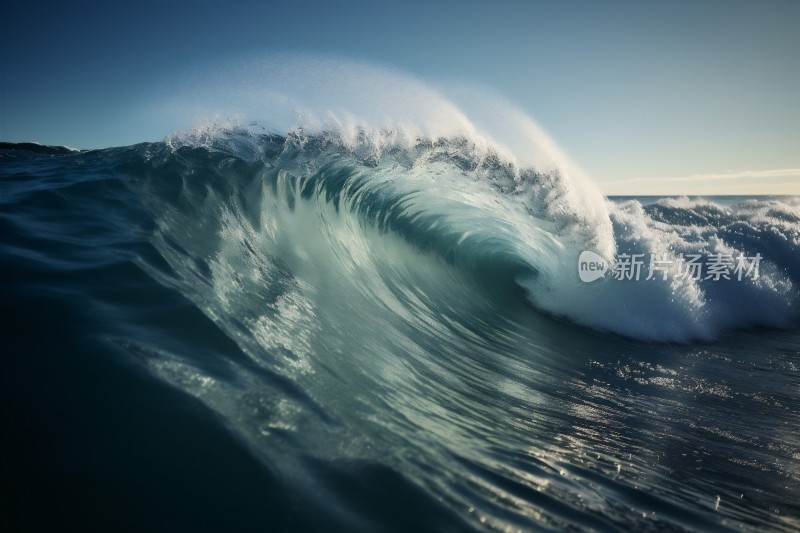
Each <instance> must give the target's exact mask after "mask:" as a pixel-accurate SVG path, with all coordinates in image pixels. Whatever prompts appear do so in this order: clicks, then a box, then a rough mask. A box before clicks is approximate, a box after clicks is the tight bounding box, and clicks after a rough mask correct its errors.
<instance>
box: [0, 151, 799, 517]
mask: <svg viewBox="0 0 800 533" xmlns="http://www.w3.org/2000/svg"><path fill="white" fill-rule="evenodd" d="M226 142H227V144H226V148H225V149H222V148H219V147H218V146H215V147H208V146H207V147H197V146H181V147H176V146H174V145H169V144H164V143H155V144H145V145H137V146H132V147H124V148H114V149H107V150H98V151H90V152H71V151H68V150H63V149H57V148H49V147H41V146H38V145H27V146H13V145H3V146H2V150H0V235H2V238H1V239H0V276H1V277H0V279H2V298H0V302H1V303H0V305H2V307H3V341H4V347H3V350H2V354H3V355H2V358H0V361H2V370H0V380H2V384H1V385H0V394H2V402H1V403H0V405H2V417H3V428H4V430H3V438H2V446H3V448H2V482H3V484H4V486H3V493H4V494H5V495H6V496H5V497H4V498H3V499H2V506H3V510H2V513H0V515H1V516H2V521H3V526H4V529H5V530H42V529H46V530H73V529H77V530H98V531H109V530H144V529H147V530H153V529H155V530H169V531H174V530H193V531H196V530H221V529H227V530H261V531H264V530H266V531H314V530H319V531H336V530H341V531H473V530H476V531H496V530H499V531H516V530H523V531H527V530H544V529H557V530H562V529H567V530H570V529H578V530H603V531H604V530H620V531H627V530H631V529H636V530H699V531H726V530H737V531H740V530H745V531H760V530H775V531H796V530H797V529H798V527H800V498H798V495H799V494H800V418H798V416H797V412H798V409H799V408H800V396H799V395H798V393H799V391H800V331H799V330H798V296H797V284H798V283H800V253H798V250H799V248H798V242H799V241H800V203H798V201H797V199H795V198H754V199H743V198H737V199H714V198H712V199H687V198H682V199H675V198H666V199H659V200H656V201H652V202H650V201H641V199H639V200H636V199H616V200H615V201H614V202H611V203H609V204H608V205H607V206H604V207H603V209H607V210H608V215H607V216H608V220H609V221H610V226H609V227H610V228H612V229H613V236H614V246H615V247H616V250H617V251H618V252H626V251H627V252H635V251H638V250H642V251H649V252H659V253H660V252H662V251H663V252H670V253H673V254H678V253H679V252H687V253H688V252H693V251H697V252H698V253H702V254H705V255H708V254H712V253H715V252H717V253H720V252H726V253H727V252H730V253H734V252H742V253H744V254H746V255H750V256H752V255H754V254H756V253H759V254H762V255H763V256H764V258H765V260H764V263H763V265H762V270H761V277H760V279H758V280H744V281H742V282H736V281H733V280H730V281H723V282H721V283H714V282H712V281H705V280H703V281H697V282H681V283H670V282H663V283H659V282H657V281H656V282H653V283H645V282H643V281H642V282H638V283H637V282H629V283H624V282H620V283H614V281H613V280H607V281H598V282H595V283H594V284H581V282H580V281H578V280H577V267H576V263H575V261H577V252H578V251H579V248H581V247H582V246H583V245H588V244H592V245H593V246H595V247H596V248H597V246H599V245H600V244H601V243H602V240H601V238H600V237H601V235H600V231H599V230H598V232H597V233H596V234H595V233H592V231H593V230H592V228H588V227H587V226H585V225H581V223H580V222H579V221H580V218H575V220H569V219H564V218H563V212H564V209H563V205H564V204H559V205H561V207H562V208H561V209H560V210H558V213H562V215H555V214H554V213H555V212H556V210H554V209H552V204H550V203H549V202H551V199H552V198H553V196H554V195H553V194H549V193H552V191H553V190H554V189H553V187H554V186H553V185H552V183H551V182H550V181H549V178H547V177H546V176H542V175H537V174H535V173H530V174H527V175H523V177H522V178H521V179H522V180H523V182H524V183H526V184H527V185H528V189H526V190H528V191H529V193H526V194H525V195H522V194H521V193H520V192H519V190H520V188H519V187H517V188H516V189H514V185H513V182H508V183H507V180H509V179H510V178H509V177H508V174H507V172H508V168H506V167H504V166H503V165H494V164H493V163H492V162H488V163H487V162H485V161H481V162H476V161H474V160H471V159H470V157H469V154H468V153H467V155H465V147H464V145H463V143H460V141H457V142H455V144H451V145H447V146H433V145H432V146H428V147H423V148H420V149H419V150H418V151H417V152H413V153H400V154H398V153H394V154H391V155H390V156H385V157H383V158H379V159H377V160H375V159H365V158H364V157H361V156H358V155H357V154H353V153H349V152H347V150H344V149H343V148H342V147H336V146H334V147H331V146H329V145H326V144H325V143H321V144H320V145H314V143H311V144H310V145H309V144H305V145H303V146H301V147H298V146H296V145H293V144H292V142H291V139H286V138H281V137H268V138H267V137H265V138H262V139H260V140H259V141H258V142H257V143H256V144H255V145H251V144H247V145H246V146H245V145H242V144H239V141H238V140H236V139H227V141H226ZM454 146H456V147H458V150H455V149H454ZM232 147H233V148H232ZM254 154H255V155H254ZM454 154H455V155H454ZM493 165H494V166H493ZM515 179H520V178H519V177H517V178H515ZM509 184H510V185H509ZM545 193H548V194H545ZM576 211H577V209H576ZM576 221H578V222H576ZM565 258H566V259H565Z"/></svg>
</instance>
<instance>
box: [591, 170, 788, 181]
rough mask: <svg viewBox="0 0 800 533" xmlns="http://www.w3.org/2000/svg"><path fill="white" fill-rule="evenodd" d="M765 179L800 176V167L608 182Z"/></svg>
mask: <svg viewBox="0 0 800 533" xmlns="http://www.w3.org/2000/svg"><path fill="white" fill-rule="evenodd" d="M748 178H749V179H763V178H800V168H779V169H774V170H742V171H739V172H723V173H719V174H692V175H691V176H667V177H662V178H631V179H625V180H614V181H608V182H606V183H609V184H612V183H633V182H643V181H647V182H659V183H660V182H665V181H678V182H680V181H704V180H714V181H717V180H736V179H748Z"/></svg>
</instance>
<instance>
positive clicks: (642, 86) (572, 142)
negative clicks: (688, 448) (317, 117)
mask: <svg viewBox="0 0 800 533" xmlns="http://www.w3.org/2000/svg"><path fill="white" fill-rule="evenodd" d="M273 52H304V53H323V54H336V55H342V56H346V57H351V58H354V59H357V60H360V61H367V62H370V63H376V64H379V65H385V66H389V67H392V68H396V69H400V70H402V71H405V72H407V73H409V74H411V75H413V76H415V77H417V78H420V79H422V80H426V81H430V82H432V83H434V84H435V83H438V82H447V83H450V84H452V83H459V81H461V80H463V82H464V83H469V84H478V85H480V86H483V87H486V88H489V89H491V90H492V91H494V92H496V93H499V94H501V95H503V96H504V97H506V98H507V99H508V100H509V101H511V102H512V103H513V104H514V105H516V106H517V107H519V108H520V109H522V110H524V111H525V112H526V113H529V114H530V115H531V116H533V117H534V118H535V119H536V120H537V121H538V122H539V123H540V124H541V125H542V126H543V127H544V129H545V130H546V131H547V132H548V133H549V134H550V135H551V136H552V137H553V139H555V141H556V142H557V143H558V144H559V145H560V146H561V147H562V148H563V150H564V151H565V152H566V153H568V154H569V155H570V157H571V158H572V159H573V160H574V161H576V162H577V163H578V164H579V165H580V166H581V167H582V168H583V169H584V170H585V171H586V173H587V174H588V175H589V176H591V177H592V178H593V179H594V180H595V181H597V182H598V183H599V184H600V186H601V188H603V190H604V191H606V192H607V193H610V194H620V193H622V194H775V193H791V194H800V2H797V1H793V0H761V1H737V0H719V1H711V0H707V1H703V0H695V1H689V2H682V1H669V2H667V1H664V2H658V1H648V2H622V1H607V2H600V1H569V0H568V1H564V2H556V1H527V2H502V1H497V2H495V1H488V0H487V1H461V2H449V1H448V2H437V1H435V0H430V1H427V2H413V1H408V0H406V1H388V0H362V1H347V2H336V1H333V0H329V1H307V0H299V1H288V0H284V1H281V2H277V3H272V2H254V1H252V2H251V1H248V2H237V1H228V2H217V1H212V0H161V1H152V0H139V1H135V2H134V1H131V2H114V1H111V0H107V1H104V2H97V1H85V0H84V1H82V0H72V1H59V2H41V1H36V0H28V1H26V2H6V3H5V4H4V6H3V9H2V15H1V16H0V54H2V63H0V69H1V70H0V83H1V85H0V140H4V141H28V140H33V141H38V142H41V143H46V144H63V145H68V146H73V147H79V148H93V147H105V146H111V145H122V144H131V143H133V142H139V141H146V140H147V141H152V140H159V136H161V135H163V132H159V131H156V130H154V129H153V128H148V125H147V124H141V123H137V122H136V121H133V120H131V116H132V114H135V112H136V111H135V110H136V109H138V108H140V107H141V106H142V104H143V100H145V99H147V98H149V97H151V96H150V95H152V91H153V87H154V86H156V85H158V84H159V83H161V82H162V81H163V80H164V79H167V78H169V77H170V76H171V75H172V73H174V72H176V71H179V70H181V69H185V68H187V67H191V66H192V65H198V64H203V63H206V62H209V61H215V60H224V59H225V58H231V57H237V56H244V55H247V54H264V53H273ZM154 136H155V138H154Z"/></svg>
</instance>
